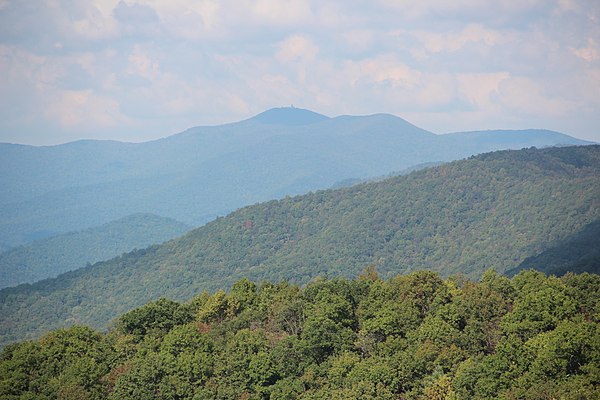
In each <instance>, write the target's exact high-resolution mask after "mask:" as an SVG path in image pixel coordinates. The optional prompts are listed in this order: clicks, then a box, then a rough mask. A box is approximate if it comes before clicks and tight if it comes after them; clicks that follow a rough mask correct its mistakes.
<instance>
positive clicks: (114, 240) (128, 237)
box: [0, 214, 191, 288]
mask: <svg viewBox="0 0 600 400" xmlns="http://www.w3.org/2000/svg"><path fill="white" fill-rule="evenodd" d="M190 229H191V228H190V227H189V226H187V225H185V224H184V223H181V222H178V221H175V220H173V219H170V218H163V217H159V216H157V215H152V214H134V215H130V216H127V217H124V218H121V219H118V220H116V221H112V222H109V223H106V224H104V225H101V226H98V227H93V228H89V229H86V230H84V231H79V232H70V233H66V234H63V235H58V236H53V237H49V238H45V239H40V240H37V241H35V242H33V243H30V244H27V245H23V246H19V247H15V248H13V249H10V250H8V251H6V252H4V253H0V288H3V287H8V286H15V285H18V284H21V283H31V282H35V281H39V280H40V279H46V278H50V277H55V276H57V275H59V274H62V273H64V272H67V271H71V270H74V269H77V268H82V267H84V266H85V265H86V264H88V263H96V262H98V261H102V260H108V259H110V258H114V257H116V256H118V255H120V254H123V253H125V252H129V251H132V250H134V249H136V248H138V249H139V248H144V247H148V246H150V245H151V244H155V243H162V242H164V241H166V240H169V239H172V238H174V237H176V236H179V235H182V234H184V233H185V232H187V231H189V230H190Z"/></svg>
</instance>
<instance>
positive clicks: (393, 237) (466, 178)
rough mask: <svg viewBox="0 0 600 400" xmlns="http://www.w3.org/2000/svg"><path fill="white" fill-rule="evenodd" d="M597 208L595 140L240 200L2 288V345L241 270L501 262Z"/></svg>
mask: <svg viewBox="0 0 600 400" xmlns="http://www.w3.org/2000/svg"><path fill="white" fill-rule="evenodd" d="M599 218H600V146H597V145H594V146H578V147H562V148H549V149H525V150H519V151H499V152H493V153H487V154H482V155H478V156H474V157H470V158H469V159H466V160H461V161H454V162H450V163H446V164H443V165H440V166H438V167H432V168H427V169H424V170H421V171H417V172H413V173H411V174H409V175H406V176H400V177H395V178H390V179H387V180H383V181H379V182H372V183H365V184H359V185H356V186H352V187H349V188H343V189H340V190H328V191H318V192H314V193H310V194H307V195H303V196H297V197H286V198H284V199H282V200H273V201H269V202H266V203H261V204H257V205H254V206H249V207H245V208H243V209H240V210H238V211H236V212H234V213H232V214H230V215H228V216H226V217H223V218H218V219H216V220H215V221H212V222H210V223H208V224H206V225H205V226H203V227H200V228H198V229H195V230H193V231H191V232H189V233H188V234H186V235H184V236H182V237H180V238H177V239H175V240H171V241H169V242H166V243H164V244H162V245H157V246H151V247H149V248H146V249H142V250H138V251H134V252H131V253H128V254H125V255H123V256H121V257H117V258H115V259H113V260H110V261H106V262H101V263H98V264H95V265H94V266H90V267H87V268H83V269H79V270H76V271H72V272H68V273H66V274H63V275H61V276H59V277H58V278H56V279H48V280H45V281H41V282H37V283H35V284H32V285H21V286H17V287H13V288H6V289H3V290H0V343H4V344H5V343H8V342H11V341H14V340H22V339H24V338H30V337H35V336H37V335H39V334H40V333H42V332H44V331H46V330H49V329H56V328H58V327H63V326H69V325H72V324H88V325H92V326H94V327H106V326H107V324H108V323H109V321H110V320H111V319H112V318H114V317H116V316H117V315H119V314H121V313H123V312H126V311H128V310H129V309H131V308H133V307H136V306H140V305H142V304H145V303H146V302H148V301H150V300H154V299H157V298H159V297H163V296H165V297H169V298H172V299H176V300H186V299H189V298H191V297H192V296H194V295H197V294H198V293H200V292H201V291H202V290H218V289H223V288H226V287H228V286H229V285H231V284H232V283H233V282H235V281H237V280H239V279H242V278H249V279H252V280H255V281H261V280H263V279H267V280H270V281H274V282H276V281H280V280H291V281H292V282H295V283H305V282H308V281H310V280H311V279H314V278H315V277H317V276H330V277H331V276H347V277H351V276H356V275H357V274H358V273H359V272H360V271H361V270H363V269H364V268H365V267H367V266H369V265H373V266H376V268H377V270H378V271H379V272H380V274H381V275H382V276H383V277H387V276H392V275H395V274H398V273H409V272H412V271H415V270H421V269H429V270H434V271H438V272H440V273H441V274H442V275H443V276H449V275H452V274H464V275H467V276H469V277H472V278H477V277H479V276H481V274H482V273H483V272H484V271H485V270H487V269H489V268H494V269H496V271H498V272H500V273H503V272H506V271H507V270H510V269H511V268H514V267H517V266H519V265H520V264H521V263H522V262H523V261H524V260H526V259H527V258H528V257H532V256H536V255H538V254H541V253H543V252H544V251H546V250H548V249H551V248H553V247H556V246H557V243H561V242H563V243H564V242H565V241H568V240H570V238H573V237H576V236H577V235H578V233H579V232H582V231H584V230H585V229H587V228H586V226H588V225H589V224H591V223H592V222H594V221H597V220H598V219H599ZM586 236H587V234H586Z"/></svg>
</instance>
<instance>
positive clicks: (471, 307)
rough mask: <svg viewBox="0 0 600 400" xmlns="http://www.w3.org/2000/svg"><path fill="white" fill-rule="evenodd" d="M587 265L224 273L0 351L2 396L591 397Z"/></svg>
mask: <svg viewBox="0 0 600 400" xmlns="http://www.w3.org/2000/svg"><path fill="white" fill-rule="evenodd" d="M599 305H600V277H599V276H598V275H593V274H587V273H585V274H582V275H574V274H567V275H565V276H563V277H562V278H556V277H546V276H545V275H544V274H542V273H540V272H534V271H523V272H521V273H519V274H518V275H517V276H515V277H514V278H512V279H508V278H506V277H504V276H500V275H497V274H495V273H493V272H491V271H490V272H486V273H485V274H484V275H483V278H482V280H481V282H479V283H474V282H470V281H466V280H464V279H460V278H454V279H447V280H442V279H441V278H440V276H439V275H437V274H436V273H432V272H428V271H419V272H415V273H411V274H408V275H404V276H402V275H401V276H396V277H392V278H390V279H388V280H382V279H379V278H378V277H377V275H376V273H374V271H373V270H367V271H365V273H364V274H362V275H361V276H360V277H359V278H358V279H356V280H345V279H340V278H336V279H332V280H323V279H318V280H316V281H314V282H312V283H310V284H308V285H307V286H306V287H304V288H299V287H298V286H295V285H292V284H288V283H278V284H273V283H269V282H263V283H261V284H259V285H257V284H255V283H253V282H251V281H249V280H241V281H238V282H236V283H235V284H234V285H233V287H232V290H231V291H230V292H229V293H225V292H223V291H217V292H216V293H214V294H212V295H209V294H207V293H206V292H203V293H201V294H199V295H197V296H195V297H194V298H193V300H191V301H189V302H186V303H183V304H181V303H177V302H174V301H171V300H167V299H165V298H162V299H159V300H157V301H155V302H151V303H148V304H146V305H144V306H143V307H141V308H138V309H135V310H132V311H130V312H128V313H126V314H124V315H122V316H120V317H119V318H118V320H117V321H116V323H115V325H114V328H113V329H112V330H111V331H110V332H108V333H106V334H101V333H98V332H95V331H93V330H92V329H90V328H87V327H83V326H75V327H71V328H69V329H61V330H57V331H54V332H51V333H49V334H47V335H45V336H44V337H42V338H41V339H40V340H38V341H32V342H23V343H18V344H13V345H10V346H8V347H7V348H6V349H4V351H3V352H2V354H1V355H0V398H3V399H24V398H31V399H33V398H35V399H56V398H58V399H106V398H108V399H111V400H113V399H114V400H117V399H118V400H130V399H131V400H133V399H180V400H184V399H190V400H191V399H231V400H234V399H307V400H308V399H315V400H316V399H363V400H369V399H373V400H375V399H377V400H385V399H390V400H391V399H407V400H408V399H428V400H431V399H490V398H501V399H531V400H534V399H535V400H539V399H558V398H560V399H580V400H592V399H598V398H600V370H599V368H600V308H599Z"/></svg>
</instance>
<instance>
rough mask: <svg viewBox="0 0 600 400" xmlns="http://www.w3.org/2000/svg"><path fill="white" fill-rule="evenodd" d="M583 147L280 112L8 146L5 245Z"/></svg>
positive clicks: (3, 149)
mask: <svg viewBox="0 0 600 400" xmlns="http://www.w3.org/2000/svg"><path fill="white" fill-rule="evenodd" d="M572 144H585V142H583V141H580V140H577V139H575V138H572V137H569V136H567V135H563V134H560V133H557V132H551V131H543V130H524V131H486V132H471V133H454V134H446V135H435V134H433V133H431V132H428V131H426V130H423V129H420V128H418V127H416V126H414V125H412V124H410V123H408V122H407V121H405V120H403V119H401V118H398V117H395V116H392V115H387V114H377V115H370V116H360V117H357V116H340V117H336V118H329V117H326V116H324V115H321V114H318V113H315V112H312V111H308V110H303V109H299V108H292V107H286V108H277V109H271V110H268V111H266V112H264V113H261V114H259V115H257V116H255V117H253V118H250V119H248V120H244V121H241V122H237V123H232V124H226V125H220V126H211V127H197V128H191V129H188V130H186V131H185V132H182V133H180V134H177V135H173V136H170V137H167V138H164V139H160V140H156V141H151V142H146V143H137V144H134V143H120V142H114V141H89V140H87V141H78V142H72V143H67V144H63V145H57V146H43V147H34V146H24V145H14V144H0V186H1V187H2V188H3V190H2V191H1V192H0V248H8V247H13V246H17V245H20V244H24V243H26V242H29V241H32V240H35V239H39V238H43V237H47V236H51V235H55V234H59V233H64V232H70V231H77V230H82V229H86V228H89V227H93V226H98V225H100V224H103V223H106V222H109V221H112V220H116V219H118V218H122V217H125V216H127V215H131V214H134V213H140V212H141V213H152V214H155V215H160V216H164V217H169V218H173V219H176V220H179V221H182V222H184V223H186V224H190V225H196V226H197V225H200V224H203V223H205V222H207V221H209V220H211V219H213V218H215V217H216V216H218V215H224V214H226V213H228V212H230V211H232V210H235V209H237V208H239V207H241V206H244V205H248V204H254V203H256V202H260V201H266V200H269V199H273V198H281V197H284V196H286V195H295V194H301V193H306V192H309V191H312V190H317V189H324V188H328V187H331V186H332V185H335V184H336V183H338V182H342V181H345V180H348V179H365V178H370V177H376V176H381V175H385V174H388V173H390V171H399V170H403V169H405V168H408V167H411V166H413V165H416V164H421V163H426V162H439V161H450V160H455V159H460V158H463V157H467V156H469V155H473V154H477V153H482V152H486V151H492V150H498V149H519V148H523V147H530V146H538V147H543V146H556V145H572Z"/></svg>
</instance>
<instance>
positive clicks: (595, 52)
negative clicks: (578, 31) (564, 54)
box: [571, 38, 600, 62]
mask: <svg viewBox="0 0 600 400" xmlns="http://www.w3.org/2000/svg"><path fill="white" fill-rule="evenodd" d="M571 51H572V52H573V54H575V55H576V56H577V57H579V58H581V59H582V60H585V61H587V62H593V61H596V60H598V59H599V58H600V47H599V46H598V44H597V43H596V41H595V40H594V39H593V38H588V40H587V46H586V47H582V48H579V49H576V48H573V47H571Z"/></svg>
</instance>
